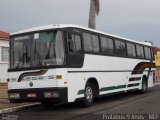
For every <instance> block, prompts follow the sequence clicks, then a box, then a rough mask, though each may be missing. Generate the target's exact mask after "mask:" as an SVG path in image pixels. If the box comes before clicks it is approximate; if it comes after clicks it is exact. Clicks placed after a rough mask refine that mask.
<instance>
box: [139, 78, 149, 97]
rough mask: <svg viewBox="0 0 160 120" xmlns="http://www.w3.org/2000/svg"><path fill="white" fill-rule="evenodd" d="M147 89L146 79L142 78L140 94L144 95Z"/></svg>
mask: <svg viewBox="0 0 160 120" xmlns="http://www.w3.org/2000/svg"><path fill="white" fill-rule="evenodd" d="M147 89H148V83H147V79H146V78H145V77H143V79H142V89H141V91H140V92H141V93H142V94H145V93H146V92H147Z"/></svg>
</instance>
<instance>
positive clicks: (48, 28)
mask: <svg viewBox="0 0 160 120" xmlns="http://www.w3.org/2000/svg"><path fill="white" fill-rule="evenodd" d="M67 27H73V28H80V29H85V30H89V31H93V32H97V33H100V34H105V35H108V36H112V37H115V38H119V39H124V40H127V41H131V42H136V43H139V44H145V45H148V46H151V43H149V42H139V41H136V40H131V39H128V38H124V37H120V36H117V35H113V34H109V33H105V32H101V31H98V30H94V29H90V28H86V27H82V26H79V25H73V24H52V25H45V26H39V27H33V28H30V29H25V30H21V31H18V32H14V33H11V35H16V34H21V33H29V32H34V31H41V30H50V29H56V28H67Z"/></svg>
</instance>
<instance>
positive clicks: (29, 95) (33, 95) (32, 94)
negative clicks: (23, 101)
mask: <svg viewBox="0 0 160 120" xmlns="http://www.w3.org/2000/svg"><path fill="white" fill-rule="evenodd" d="M27 97H29V98H33V97H37V95H36V93H28V94H27Z"/></svg>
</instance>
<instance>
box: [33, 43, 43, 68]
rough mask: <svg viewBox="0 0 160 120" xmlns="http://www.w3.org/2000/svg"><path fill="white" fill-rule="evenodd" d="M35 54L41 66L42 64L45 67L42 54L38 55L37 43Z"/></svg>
mask: <svg viewBox="0 0 160 120" xmlns="http://www.w3.org/2000/svg"><path fill="white" fill-rule="evenodd" d="M34 53H35V54H34V55H36V56H37V58H38V62H39V64H40V65H41V66H44V62H43V60H41V59H42V58H41V56H40V54H39V53H38V51H37V49H36V43H35V47H34Z"/></svg>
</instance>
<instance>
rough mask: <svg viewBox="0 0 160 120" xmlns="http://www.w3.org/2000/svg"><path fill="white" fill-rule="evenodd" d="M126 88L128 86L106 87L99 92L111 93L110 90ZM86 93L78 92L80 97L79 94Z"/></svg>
mask: <svg viewBox="0 0 160 120" xmlns="http://www.w3.org/2000/svg"><path fill="white" fill-rule="evenodd" d="M126 87H127V86H126V85H119V86H111V87H104V88H101V89H100V90H99V92H103V91H109V90H116V89H123V88H126ZM84 92H85V90H79V91H78V95H79V94H84Z"/></svg>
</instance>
